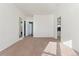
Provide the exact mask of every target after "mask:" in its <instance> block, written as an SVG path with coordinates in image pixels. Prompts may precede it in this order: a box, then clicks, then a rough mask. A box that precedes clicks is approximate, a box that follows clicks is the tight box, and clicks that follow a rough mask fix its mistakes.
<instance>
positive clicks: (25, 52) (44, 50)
mask: <svg viewBox="0 0 79 59" xmlns="http://www.w3.org/2000/svg"><path fill="white" fill-rule="evenodd" d="M0 55H1V56H77V55H79V54H78V53H77V52H75V51H74V50H73V49H71V48H69V47H66V46H64V45H63V44H62V43H60V42H59V41H57V40H56V39H53V38H32V37H26V38H24V39H23V40H20V41H19V42H17V43H15V44H14V45H12V46H11V47H9V48H7V49H5V50H3V51H1V52H0Z"/></svg>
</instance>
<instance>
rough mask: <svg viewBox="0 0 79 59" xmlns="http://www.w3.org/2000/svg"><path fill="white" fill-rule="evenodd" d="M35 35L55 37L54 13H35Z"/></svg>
mask: <svg viewBox="0 0 79 59" xmlns="http://www.w3.org/2000/svg"><path fill="white" fill-rule="evenodd" d="M33 19H34V29H33V30H34V31H33V34H34V37H53V36H54V35H53V34H54V33H53V30H54V19H53V15H34V17H33Z"/></svg>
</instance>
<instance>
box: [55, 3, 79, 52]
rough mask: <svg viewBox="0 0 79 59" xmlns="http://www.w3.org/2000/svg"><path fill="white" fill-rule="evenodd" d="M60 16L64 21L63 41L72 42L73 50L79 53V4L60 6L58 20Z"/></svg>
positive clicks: (57, 13)
mask: <svg viewBox="0 0 79 59" xmlns="http://www.w3.org/2000/svg"><path fill="white" fill-rule="evenodd" d="M59 16H61V21H62V32H61V33H62V35H61V36H62V41H63V42H67V41H71V42H72V48H73V49H75V50H77V51H79V46H78V45H79V4H59V5H58V9H57V11H56V18H57V17H59ZM55 25H56V22H55ZM55 27H56V26H55Z"/></svg>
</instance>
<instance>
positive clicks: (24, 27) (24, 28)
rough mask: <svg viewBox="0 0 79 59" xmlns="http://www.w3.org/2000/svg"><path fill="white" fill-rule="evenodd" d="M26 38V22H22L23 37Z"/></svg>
mask: <svg viewBox="0 0 79 59" xmlns="http://www.w3.org/2000/svg"><path fill="white" fill-rule="evenodd" d="M25 36H26V21H24V37H25Z"/></svg>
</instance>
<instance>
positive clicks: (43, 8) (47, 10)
mask: <svg viewBox="0 0 79 59" xmlns="http://www.w3.org/2000/svg"><path fill="white" fill-rule="evenodd" d="M15 5H16V7H17V8H19V9H20V10H21V11H22V12H23V13H25V15H34V14H52V13H53V12H54V11H55V9H56V6H57V4H56V3H15Z"/></svg>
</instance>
